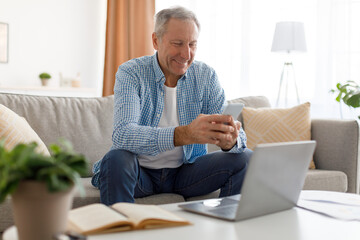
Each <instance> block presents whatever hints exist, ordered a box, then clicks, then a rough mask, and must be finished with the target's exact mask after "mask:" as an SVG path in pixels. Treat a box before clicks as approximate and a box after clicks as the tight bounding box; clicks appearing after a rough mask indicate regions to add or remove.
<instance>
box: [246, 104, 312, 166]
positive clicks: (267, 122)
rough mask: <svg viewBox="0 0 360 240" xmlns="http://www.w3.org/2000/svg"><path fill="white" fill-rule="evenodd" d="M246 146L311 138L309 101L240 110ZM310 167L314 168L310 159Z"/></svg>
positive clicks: (253, 146) (252, 147) (252, 146)
mask: <svg viewBox="0 0 360 240" xmlns="http://www.w3.org/2000/svg"><path fill="white" fill-rule="evenodd" d="M242 116H243V122H244V125H243V127H244V130H245V132H246V136H247V147H248V148H250V149H252V150H253V149H254V148H255V146H256V145H257V144H259V143H274V142H290V141H304V140H311V119H310V103H303V104H300V105H298V106H295V107H292V108H256V109H255V108H250V107H244V109H243V111H242ZM310 168H311V169H313V168H315V164H314V162H313V161H311V164H310Z"/></svg>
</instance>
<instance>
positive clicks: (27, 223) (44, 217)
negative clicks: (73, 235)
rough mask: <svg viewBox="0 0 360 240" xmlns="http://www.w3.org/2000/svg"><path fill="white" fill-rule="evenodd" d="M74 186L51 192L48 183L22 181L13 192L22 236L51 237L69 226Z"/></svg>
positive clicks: (27, 238) (25, 239)
mask: <svg viewBox="0 0 360 240" xmlns="http://www.w3.org/2000/svg"><path fill="white" fill-rule="evenodd" d="M73 189H74V187H72V188H71V189H69V190H67V191H62V192H56V193H50V192H48V190H47V186H46V185H45V183H42V182H38V181H23V182H21V183H20V184H19V187H18V188H17V190H16V191H15V192H14V193H13V194H12V208H13V214H14V220H15V225H16V227H17V230H18V237H19V240H40V239H41V240H50V239H53V236H54V235H55V234H58V233H62V232H64V231H65V230H66V223H67V214H68V212H69V210H70V208H71V206H72V200H73Z"/></svg>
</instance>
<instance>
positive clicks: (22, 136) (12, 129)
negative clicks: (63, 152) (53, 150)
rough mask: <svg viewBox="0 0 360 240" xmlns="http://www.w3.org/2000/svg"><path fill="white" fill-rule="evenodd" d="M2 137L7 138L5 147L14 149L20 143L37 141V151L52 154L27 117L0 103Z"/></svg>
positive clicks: (0, 133)
mask: <svg viewBox="0 0 360 240" xmlns="http://www.w3.org/2000/svg"><path fill="white" fill-rule="evenodd" d="M0 139H5V148H6V149H12V148H13V147H14V146H15V145H17V144H19V143H30V142H37V144H38V147H37V151H38V152H39V153H43V154H45V155H50V153H49V151H48V149H47V148H46V146H45V144H44V143H43V141H42V140H41V139H40V137H39V136H38V135H37V134H36V132H35V131H34V130H33V129H32V128H31V127H30V125H29V123H28V122H27V121H26V120H25V118H23V117H20V116H19V115H17V114H16V113H15V112H13V111H11V110H10V109H9V108H7V107H5V106H4V105H2V104H0Z"/></svg>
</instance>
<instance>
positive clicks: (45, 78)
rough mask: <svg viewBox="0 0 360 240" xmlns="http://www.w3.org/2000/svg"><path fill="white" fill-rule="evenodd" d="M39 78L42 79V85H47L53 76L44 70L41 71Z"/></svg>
mask: <svg viewBox="0 0 360 240" xmlns="http://www.w3.org/2000/svg"><path fill="white" fill-rule="evenodd" d="M39 78H40V80H41V85H42V86H47V85H48V84H49V80H50V78H51V75H50V74H48V73H46V72H43V73H40V75H39Z"/></svg>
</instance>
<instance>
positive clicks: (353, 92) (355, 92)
mask: <svg viewBox="0 0 360 240" xmlns="http://www.w3.org/2000/svg"><path fill="white" fill-rule="evenodd" d="M330 92H332V93H337V96H336V98H335V100H336V101H338V102H339V103H340V104H341V102H343V103H344V104H345V105H347V106H349V107H352V108H358V107H360V86H359V85H358V84H357V83H356V82H355V81H352V80H348V81H346V82H345V84H341V83H337V84H336V89H332V90H331V91H330ZM340 107H341V105H340ZM340 112H341V111H340ZM358 118H359V119H360V116H358Z"/></svg>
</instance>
